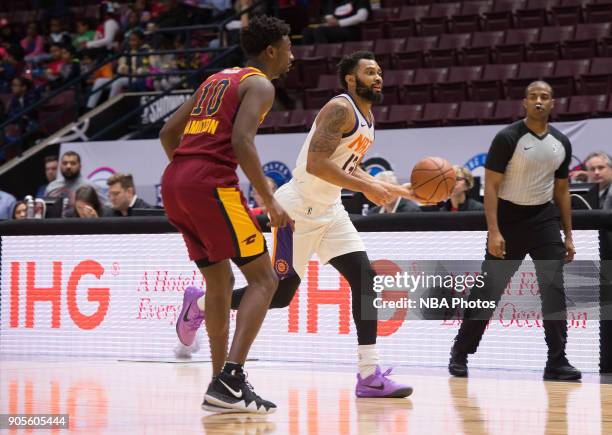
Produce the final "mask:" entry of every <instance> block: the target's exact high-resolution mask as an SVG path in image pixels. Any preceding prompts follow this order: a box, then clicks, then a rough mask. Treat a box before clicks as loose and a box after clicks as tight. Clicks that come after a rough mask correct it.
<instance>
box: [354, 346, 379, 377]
mask: <svg viewBox="0 0 612 435" xmlns="http://www.w3.org/2000/svg"><path fill="white" fill-rule="evenodd" d="M357 354H358V355H359V362H358V363H357V367H358V368H359V374H360V375H361V378H362V379H365V378H367V377H368V376H370V375H373V374H374V372H375V371H376V366H378V350H377V349H376V345H375V344H368V345H362V346H357Z"/></svg>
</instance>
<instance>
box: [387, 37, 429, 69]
mask: <svg viewBox="0 0 612 435" xmlns="http://www.w3.org/2000/svg"><path fill="white" fill-rule="evenodd" d="M437 45H438V37H437V36H422V37H414V38H408V40H407V41H406V46H405V47H404V51H402V52H399V53H396V54H395V56H394V57H393V61H392V65H393V68H394V69H416V68H422V67H423V66H425V53H427V52H428V51H429V50H430V49H432V48H434V47H435V46H437Z"/></svg>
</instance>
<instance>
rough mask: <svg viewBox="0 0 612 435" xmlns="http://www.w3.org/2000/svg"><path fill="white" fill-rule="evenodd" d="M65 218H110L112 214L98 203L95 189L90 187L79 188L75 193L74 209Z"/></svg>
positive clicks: (98, 199)
mask: <svg viewBox="0 0 612 435" xmlns="http://www.w3.org/2000/svg"><path fill="white" fill-rule="evenodd" d="M66 216H67V217H81V218H98V217H112V216H113V212H112V210H111V209H110V208H108V207H106V206H105V205H103V204H102V202H101V201H100V198H99V196H98V193H97V192H96V189H95V188H94V187H93V186H91V185H86V186H81V187H79V188H78V189H77V190H76V192H75V198H74V209H73V210H72V212H68V213H67V214H66Z"/></svg>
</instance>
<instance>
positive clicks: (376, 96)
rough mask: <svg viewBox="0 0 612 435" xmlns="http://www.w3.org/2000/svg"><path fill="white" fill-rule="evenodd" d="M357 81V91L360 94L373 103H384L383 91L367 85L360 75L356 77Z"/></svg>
mask: <svg viewBox="0 0 612 435" xmlns="http://www.w3.org/2000/svg"><path fill="white" fill-rule="evenodd" d="M355 82H356V84H355V93H356V94H357V95H358V96H360V97H361V98H364V99H366V100H368V101H371V102H372V103H376V104H378V103H382V100H383V97H384V95H383V93H382V91H381V92H374V90H373V89H372V88H371V87H369V86H366V85H365V84H364V83H363V82H362V81H361V80H359V77H355Z"/></svg>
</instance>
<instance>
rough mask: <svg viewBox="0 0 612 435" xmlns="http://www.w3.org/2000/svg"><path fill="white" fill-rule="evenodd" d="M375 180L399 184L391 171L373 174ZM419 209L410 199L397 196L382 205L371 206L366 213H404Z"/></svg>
mask: <svg viewBox="0 0 612 435" xmlns="http://www.w3.org/2000/svg"><path fill="white" fill-rule="evenodd" d="M374 178H376V179H377V180H380V181H384V182H385V183H389V184H395V185H397V186H399V182H398V181H397V177H396V176H395V173H394V172H393V171H382V172H379V173H378V174H376V175H375V176H374ZM415 211H421V209H420V207H419V206H418V204H417V203H415V202H413V201H410V200H409V199H406V198H397V199H394V200H393V201H391V202H388V203H387V204H384V205H379V206H377V207H374V208H371V209H370V210H369V211H368V215H375V214H385V213H405V212H415Z"/></svg>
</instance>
